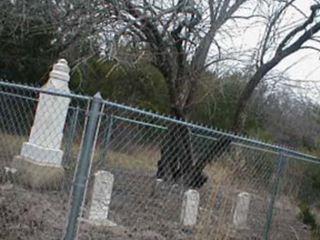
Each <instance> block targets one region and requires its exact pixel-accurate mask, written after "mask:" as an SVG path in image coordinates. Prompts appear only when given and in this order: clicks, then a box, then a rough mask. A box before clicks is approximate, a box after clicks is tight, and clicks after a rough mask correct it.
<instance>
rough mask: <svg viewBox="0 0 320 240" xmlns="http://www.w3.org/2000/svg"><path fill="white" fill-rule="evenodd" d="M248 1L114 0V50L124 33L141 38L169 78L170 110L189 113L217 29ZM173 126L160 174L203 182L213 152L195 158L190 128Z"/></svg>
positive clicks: (184, 115) (180, 114)
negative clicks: (204, 170)
mask: <svg viewBox="0 0 320 240" xmlns="http://www.w3.org/2000/svg"><path fill="white" fill-rule="evenodd" d="M245 2H247V0H206V1H193V0H172V1H151V0H144V1H142V0H141V1H140V0H136V1H135V0H120V1H113V2H111V3H109V9H110V10H111V11H112V14H111V15H112V16H113V17H112V19H111V20H110V21H109V26H112V30H111V31H114V30H115V29H116V31H115V33H114V35H113V41H114V42H115V44H114V45H113V54H114V53H116V50H117V47H116V46H117V43H118V42H119V40H120V39H121V37H122V38H123V39H125V40H124V41H130V37H132V40H133V41H136V40H137V38H138V40H139V41H140V42H141V44H142V45H143V46H144V47H147V48H148V49H149V50H150V51H151V53H152V56H153V59H152V63H153V64H154V65H155V66H156V67H157V68H158V69H159V70H160V71H161V72H162V74H163V76H164V78H165V80H166V83H167V86H168V91H169V97H170V104H171V106H170V109H171V114H173V115H175V116H176V117H178V118H181V119H186V118H187V117H188V111H189V109H190V106H192V104H193V103H194V101H195V96H196V92H197V90H198V87H199V82H200V79H201V74H202V73H203V72H204V71H205V70H206V68H207V67H208V66H209V65H208V64H207V63H208V62H207V58H208V55H209V52H210V48H211V47H212V45H216V46H217V48H218V43H217V42H216V41H215V37H216V35H217V32H218V31H219V30H220V29H221V28H222V26H224V25H225V24H226V23H227V22H228V21H229V20H230V19H232V18H233V16H234V14H235V12H237V11H239V9H240V7H241V6H243V4H244V3H245ZM113 20H115V21H113ZM123 36H126V37H123ZM127 36H130V37H129V40H128V37H127ZM220 60H221V59H217V60H216V61H220ZM168 129H169V130H168V134H167V137H166V141H165V142H163V145H162V149H161V153H162V154H161V160H160V161H159V163H158V173H157V175H158V177H161V178H168V179H173V180H175V181H178V180H179V179H180V180H181V179H182V181H183V182H184V183H186V184H188V185H192V184H193V185H194V184H199V185H201V184H203V182H204V181H205V178H204V176H202V175H201V174H202V170H203V168H204V167H205V165H206V164H207V163H208V161H209V160H208V159H210V158H212V155H213V152H210V153H207V154H206V155H204V156H203V158H202V159H194V156H193V150H192V144H191V141H190V130H189V129H188V128H187V127H185V126H180V125H175V124H171V125H170V126H168Z"/></svg>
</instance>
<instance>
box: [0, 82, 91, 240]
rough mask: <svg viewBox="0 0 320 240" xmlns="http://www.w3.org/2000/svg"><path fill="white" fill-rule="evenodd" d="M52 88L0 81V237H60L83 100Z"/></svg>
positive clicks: (80, 126) (75, 154) (82, 120)
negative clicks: (53, 90) (52, 90)
mask: <svg viewBox="0 0 320 240" xmlns="http://www.w3.org/2000/svg"><path fill="white" fill-rule="evenodd" d="M47 91H49V92H47ZM54 93H55V92H52V93H50V89H47V90H46V91H42V90H41V89H37V88H31V87H26V86H19V85H13V84H9V83H1V84H0V209H1V210H0V222H1V224H0V228H1V229H0V239H60V238H62V234H63V229H64V228H65V224H66V221H67V212H68V211H67V210H68V205H69V195H70V190H71V187H72V179H73V175H74V169H75V165H76V159H77V152H78V149H79V147H80V142H81V138H82V129H83V126H84V120H85V117H86V114H85V113H86V106H87V105H88V100H87V99H86V98H84V99H82V98H76V97H72V96H71V95H68V93H63V92H61V93H60V94H58V95H55V94H54ZM40 102H41V103H40ZM69 102H70V103H69ZM62 133H64V134H63V135H62ZM62 153H64V154H63V155H62Z"/></svg>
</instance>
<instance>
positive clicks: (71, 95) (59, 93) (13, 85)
mask: <svg viewBox="0 0 320 240" xmlns="http://www.w3.org/2000/svg"><path fill="white" fill-rule="evenodd" d="M0 86H4V87H11V88H17V89H22V90H27V91H33V92H38V93H47V94H49V95H54V96H60V97H66V98H76V99H82V100H92V99H93V97H89V96H84V95H79V94H75V93H68V92H63V91H50V90H44V89H41V88H40V87H33V86H29V85H23V84H17V83H11V82H6V81H2V80H1V79H0Z"/></svg>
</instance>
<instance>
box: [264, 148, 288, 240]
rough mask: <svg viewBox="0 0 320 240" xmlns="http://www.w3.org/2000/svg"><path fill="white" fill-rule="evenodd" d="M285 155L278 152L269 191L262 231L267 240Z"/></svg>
mask: <svg viewBox="0 0 320 240" xmlns="http://www.w3.org/2000/svg"><path fill="white" fill-rule="evenodd" d="M285 160H286V159H285V157H284V156H283V152H280V153H279V159H278V165H277V173H276V178H275V180H274V185H273V189H272V192H271V198H270V203H269V207H268V212H267V222H266V227H265V232H264V239H265V240H269V239H270V229H271V224H272V217H273V210H274V204H275V200H276V197H277V194H278V191H279V186H280V180H281V178H282V174H283V171H284V168H285V162H286V161H285Z"/></svg>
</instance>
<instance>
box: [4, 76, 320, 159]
mask: <svg viewBox="0 0 320 240" xmlns="http://www.w3.org/2000/svg"><path fill="white" fill-rule="evenodd" d="M0 86H5V87H12V88H19V89H25V90H29V91H35V92H39V93H48V94H52V95H57V96H62V97H68V98H76V99H83V100H92V99H93V97H89V96H83V95H79V94H74V93H64V92H53V91H47V90H43V89H41V88H39V87H32V86H27V85H22V84H16V83H10V82H5V81H2V80H1V79H0ZM103 102H104V104H106V106H110V107H115V108H119V109H122V110H126V111H129V112H132V113H136V114H139V115H143V116H148V117H151V118H154V119H159V120H163V121H166V122H171V123H176V124H179V125H184V126H187V127H189V128H191V129H195V130H201V131H204V132H205V133H206V134H208V135H209V137H210V136H212V135H215V136H216V135H218V136H222V137H228V138H230V140H231V141H233V142H235V143H241V144H242V145H243V144H244V145H248V146H253V147H257V148H258V149H260V150H266V151H272V152H275V153H279V154H280V153H281V154H283V155H284V156H287V157H290V158H294V159H299V160H304V161H308V162H314V163H320V159H319V158H318V157H316V156H312V155H309V154H305V153H302V152H298V151H296V150H292V149H289V148H287V147H284V146H279V145H275V144H270V143H265V142H262V141H261V140H257V139H252V138H249V137H245V136H241V135H237V134H234V133H230V132H225V131H223V130H220V129H219V130H218V129H215V128H211V127H208V126H204V125H199V124H196V123H192V122H187V121H183V120H181V119H176V118H173V117H172V116H164V115H160V114H158V113H153V112H150V111H146V110H142V109H139V108H135V107H131V106H127V105H124V104H120V103H115V102H111V101H108V100H103ZM117 118H118V119H121V117H120V116H117ZM124 119H126V120H130V119H128V118H123V119H122V120H124ZM131 121H135V122H136V123H137V124H142V125H144V124H145V125H150V124H149V123H144V122H141V121H136V120H133V119H131ZM159 127H160V126H159ZM163 128H165V126H163Z"/></svg>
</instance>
